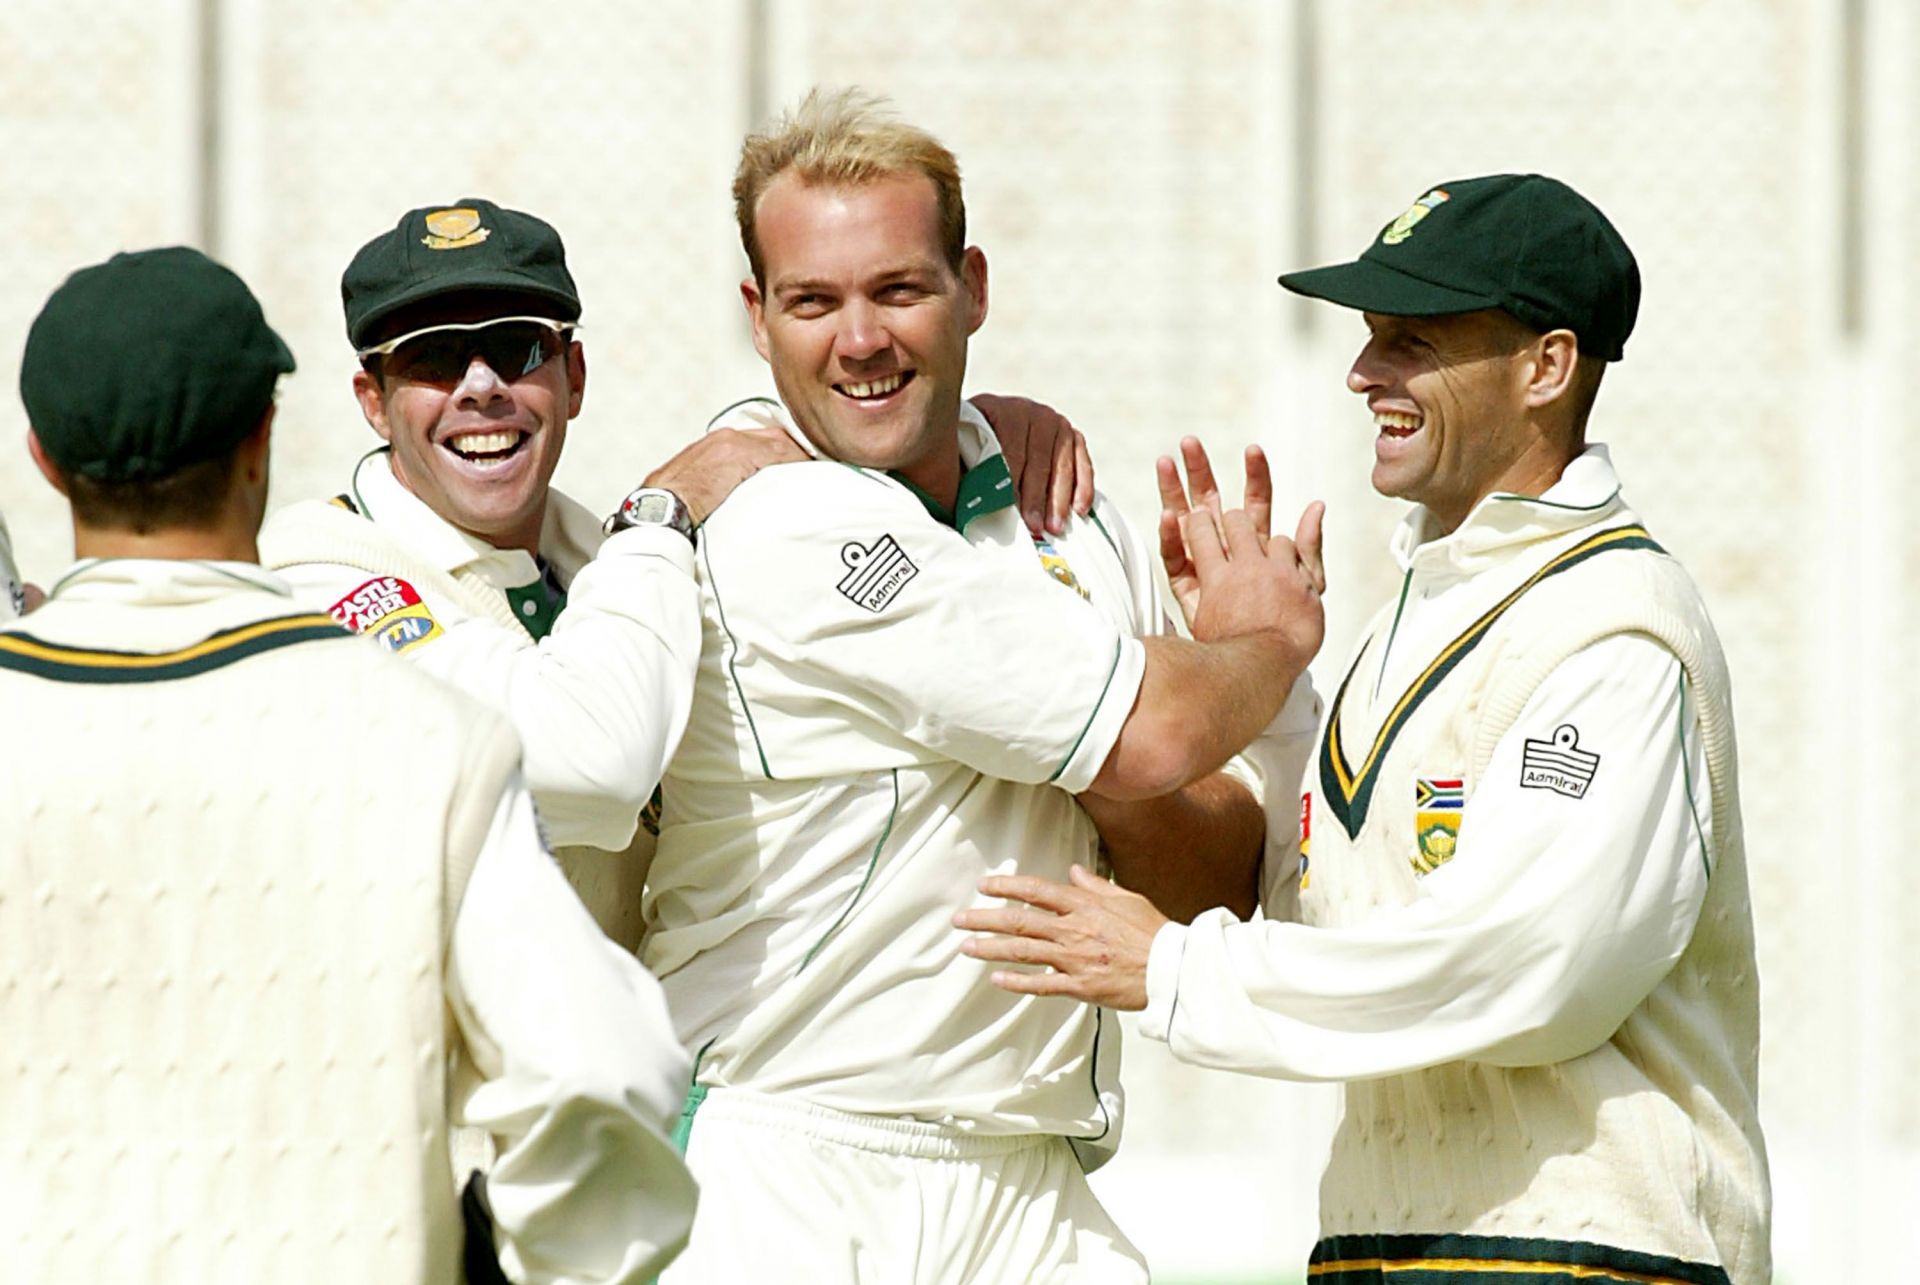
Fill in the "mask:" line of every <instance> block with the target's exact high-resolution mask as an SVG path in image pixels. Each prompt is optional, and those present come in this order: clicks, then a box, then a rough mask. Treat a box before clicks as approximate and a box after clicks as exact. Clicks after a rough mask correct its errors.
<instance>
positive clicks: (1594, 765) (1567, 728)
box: [1520, 723, 1600, 799]
mask: <svg viewBox="0 0 1920 1285" xmlns="http://www.w3.org/2000/svg"><path fill="white" fill-rule="evenodd" d="M1599 770H1600V756H1599V755H1598V754H1592V753H1589V752H1588V751H1586V750H1583V749H1581V748H1580V732H1579V729H1577V728H1576V727H1574V725H1573V724H1571V723H1562V724H1561V725H1560V726H1559V727H1556V728H1555V729H1553V735H1552V736H1551V737H1549V738H1548V739H1546V740H1544V741H1536V740H1533V739H1531V738H1529V739H1528V740H1527V742H1526V744H1525V745H1524V746H1523V747H1522V753H1521V759H1520V784H1521V785H1523V786H1525V787H1527V788H1528V789H1534V790H1552V791H1553V792H1554V793H1555V794H1564V795H1566V796H1567V797H1568V798H1570V799H1580V798H1585V797H1586V793H1587V787H1588V786H1589V785H1592V784H1593V774H1594V773H1595V772H1598V771H1599Z"/></svg>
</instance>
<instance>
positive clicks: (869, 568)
mask: <svg viewBox="0 0 1920 1285" xmlns="http://www.w3.org/2000/svg"><path fill="white" fill-rule="evenodd" d="M840 561H842V562H844V563H846V565H847V574H846V576H845V577H844V578H843V579H842V580H841V581H840V583H839V585H838V586H836V587H837V588H838V589H839V590H840V592H841V593H842V594H844V595H845V596H846V597H847V598H848V599H849V600H850V601H852V602H855V603H857V604H859V605H860V606H862V607H865V608H866V609H867V610H868V611H872V612H880V611H883V610H885V609H886V606H887V604H888V603H890V602H892V601H893V600H894V599H895V598H897V597H899V596H900V591H901V590H902V589H904V588H906V586H907V582H908V581H909V580H911V579H913V578H914V577H915V576H917V575H919V574H920V568H919V567H916V566H914V565H913V560H912V559H910V558H909V557H907V553H906V550H904V549H902V548H901V547H900V542H899V541H897V540H895V539H894V538H893V537H892V536H890V535H883V536H881V537H880V538H879V539H878V540H875V541H874V542H873V543H872V544H871V545H868V546H867V547H866V548H861V547H860V545H858V544H855V543H848V544H845V545H842V546H841V548H840Z"/></svg>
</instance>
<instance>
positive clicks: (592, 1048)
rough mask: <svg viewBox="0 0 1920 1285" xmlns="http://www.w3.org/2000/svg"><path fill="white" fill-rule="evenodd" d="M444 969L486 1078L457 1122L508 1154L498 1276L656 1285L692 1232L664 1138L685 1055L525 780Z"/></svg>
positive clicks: (508, 804) (485, 861) (492, 1178)
mask: <svg viewBox="0 0 1920 1285" xmlns="http://www.w3.org/2000/svg"><path fill="white" fill-rule="evenodd" d="M507 943H513V945H514V947H515V948H514V949H507V948H506V945H507ZM448 973H449V982H450V985H449V988H448V989H449V996H448V998H449V1002H450V1003H451V1004H452V1005H453V1011H454V1013H455V1014H456V1015H457V1016H458V1017H459V1019H460V1023H461V1027H462V1030H463V1032H464V1033H465V1034H466V1037H467V1044H468V1047H469V1048H470V1049H472V1050H473V1055H474V1061H475V1063H476V1065H477V1066H478V1068H479V1070H480V1072H481V1074H482V1076H483V1077H485V1080H484V1083H482V1084H480V1085H479V1086H478V1087H477V1088H476V1089H475V1090H474V1092H473V1093H472V1095H471V1096H470V1097H468V1098H467V1100H466V1102H465V1103H464V1104H463V1105H462V1106H461V1107H460V1109H459V1111H458V1112H457V1114H456V1116H455V1119H456V1121H457V1122H458V1123H461V1124H466V1125H469V1126H474V1127H477V1128H481V1129H485V1130H486V1131H487V1132H488V1133H490V1134H492V1135H493V1136H494V1137H495V1138H496V1139H497V1140H499V1141H500V1142H501V1143H502V1144H504V1145H503V1147H502V1150H501V1152H500V1155H499V1158H498V1159H496V1160H495V1161H494V1163H493V1167H492V1170H491V1172H490V1173H489V1174H488V1176H487V1195H488V1199H489V1200H490V1201H491V1203H492V1206H493V1215H494V1220H495V1224H496V1233H495V1234H496V1239H497V1250H498V1256H499V1259H500V1263H501V1266H502V1267H504V1268H505V1269H506V1272H507V1274H508V1276H509V1277H510V1278H511V1279H513V1280H515V1281H519V1282H522V1285H549V1283H551V1285H561V1283H562V1282H569V1283H570V1282H576V1281H598V1280H606V1281H644V1280H647V1279H649V1278H650V1277H651V1276H652V1275H653V1274H654V1273H655V1272H657V1271H659V1270H660V1268H661V1267H662V1266H664V1265H665V1264H666V1263H667V1262H669V1261H671V1259H672V1258H673V1256H674V1254H675V1253H677V1252H678V1251H679V1250H680V1248H681V1247H682V1246H684V1245H685V1244H686V1243H687V1237H688V1235H689V1232H690V1229H691V1227H692V1224H693V1213H694V1192H695V1189H694V1182H693V1179H692V1177H691V1176H690V1174H689V1173H688V1171H687V1166H686V1164H685V1163H684V1162H683V1161H682V1160H681V1158H680V1154H679V1152H678V1151H677V1150H676V1149H675V1147H674V1145H673V1143H672V1141H670V1134H671V1132H672V1127H673V1122H674V1120H675V1118H676V1117H677V1116H678V1115H679V1113H680V1099H681V1095H682V1093H683V1092H684V1090H685V1088H686V1083H687V1073H688V1064H687V1059H686V1057H685V1055H684V1054H683V1053H682V1052H681V1051H680V1048H679V1046H678V1045H677V1044H676V1043H675V1042H674V1039H673V1026H672V1023H671V1021H670V1020H669V1018H668V1016H667V1005H666V1000H665V997H664V996H662V995H661V993H660V984H659V983H658V982H656V981H654V979H653V978H652V977H650V976H649V975H648V974H647V972H646V971H645V970H644V969H642V968H641V967H640V965H639V963H638V962H637V961H636V960H635V959H634V958H633V956H631V955H629V954H628V953H627V952H626V951H624V950H622V949H620V948H619V947H618V946H616V945H615V944H614V943H612V942H610V941H608V940H607V938H606V937H605V936H604V935H602V934H601V933H600V931H599V930H598V928H596V927H595V925H594V922H593V920H592V919H591V918H590V917H588V915H587V912H586V909H585V908H584V907H583V906H582V905H581V904H580V900H579V898H577V897H575V896H574V895H573V892H572V890H571V889H570V888H568V886H567V882H566V880H565V879H563V878H562V877H561V875H560V871H559V869H558V868H557V867H556V866H555V865H554V864H553V862H552V861H551V860H549V859H548V858H547V857H546V855H545V853H544V852H543V850H542V845H541V842H540V835H539V830H538V828H537V826H536V825H535V822H534V815H533V800H532V797H531V796H530V795H529V794H528V792H527V790H526V787H525V786H524V785H523V784H521V783H520V782H518V781H516V782H515V784H514V788H513V789H511V790H510V791H509V792H508V793H507V794H505V795H504V796H502V798H501V800H500V807H499V810H498V812H497V813H496V815H495V817H494V822H493V825H492V828H491V829H490V831H489V833H488V836H487V845H486V847H485V848H484V849H483V850H482V851H481V854H480V859H479V861H478V862H477V863H476V864H475V866H474V871H473V877H472V880H471V881H470V882H469V883H468V885H467V895H466V899H465V900H464V901H463V902H462V903H461V906H460V915H459V918H458V919H457V920H455V922H454V926H453V941H452V945H451V952H450V955H449V958H448Z"/></svg>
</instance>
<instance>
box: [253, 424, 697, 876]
mask: <svg viewBox="0 0 1920 1285" xmlns="http://www.w3.org/2000/svg"><path fill="white" fill-rule="evenodd" d="M389 460H390V457H389V456H388V455H387V454H386V453H385V452H375V453H374V454H372V455H369V456H367V457H366V458H365V459H363V460H362V461H361V462H360V465H359V466H358V467H357V468H356V469H355V471H354V479H353V492H352V493H353V497H354V502H355V504H356V505H357V506H358V507H359V508H360V510H361V512H362V513H363V514H364V515H365V516H366V517H367V518H369V519H370V520H371V522H372V524H374V525H375V526H377V528H378V530H377V532H368V533H365V534H366V538H367V539H368V540H373V539H377V538H379V537H380V536H384V537H386V538H385V540H384V541H382V545H383V546H384V547H382V548H381V549H380V552H382V553H392V552H393V551H395V550H398V551H399V552H400V554H401V555H402V556H404V557H406V558H408V559H409V560H410V561H411V562H415V563H417V564H418V566H419V567H420V568H421V573H420V574H417V575H415V576H413V577H412V579H417V580H418V581H419V583H417V584H415V585H414V588H415V589H416V590H417V591H418V593H419V595H420V597H421V599H422V601H424V602H425V603H426V605H427V608H428V609H429V611H431V613H432V615H433V617H434V618H435V620H436V621H437V623H438V624H439V626H440V628H441V630H442V631H443V632H440V633H437V634H435V635H434V636H432V637H431V638H427V639H424V640H422V641H419V642H417V643H415V644H413V645H412V646H410V647H408V648H407V649H406V652H405V654H406V657H407V659H409V660H411V661H414V662H415V663H417V664H418V665H419V666H420V667H421V668H423V669H424V670H426V671H427V672H428V673H430V674H433V675H435V676H436V677H439V678H443V679H445V680H446V681H448V682H450V683H452V684H453V685H454V686H456V687H458V688H460V690H462V691H464V692H467V693H469V694H471V695H473V696H475V697H477V698H479V699H480V700H482V701H484V702H486V703H487V704H489V705H491V706H493V707H494V708H496V709H499V710H500V711H502V712H503V713H505V714H506V715H507V717H508V719H509V720H510V721H511V722H512V723H513V727H514V730H515V731H516V732H518V733H519V735H520V739H521V741H522V743H523V744H524V745H525V746H526V771H527V780H528V782H529V784H530V785H531V786H532V788H533V792H534V798H535V799H536V800H537V802H538V803H539V806H540V816H541V820H542V822H543V823H544V824H545V825H546V827H547V834H548V838H549V840H550V841H551V842H553V843H554V844H556V845H576V844H584V845H590V846H592V847H596V848H604V849H609V850H619V849H621V848H624V847H625V846H626V845H627V844H628V842H629V841H630V840H632V839H633V837H634V830H635V822H636V818H637V817H638V815H639V813H640V809H641V808H642V807H644V806H645V805H646V803H647V800H648V799H649V798H650V797H651V796H652V793H653V788H654V785H655V783H656V782H658V781H659V779H660V774H661V772H662V770H663V769H664V767H665V765H666V762H667V760H668V759H669V758H670V757H671V756H672V753H673V750H674V747H675V746H676V745H677V744H678V743H679V739H680V735H681V732H682V730H683V729H684V728H685V726H686V718H687V702H688V697H689V695H690V692H691V680H692V675H693V668H694V663H695V658H696V655H697V652H698V648H699V627H700V626H699V615H698V607H699V603H698V597H697V594H696V591H695V588H694V581H693V563H692V550H691V549H690V548H689V547H688V545H687V542H686V540H685V539H684V538H683V537H682V536H680V535H678V534H676V533H674V532H671V531H666V530H660V529H638V528H636V529H633V530H629V531H623V532H621V533H620V534H618V535H616V536H614V537H613V538H611V539H608V540H606V541H605V542H604V543H602V541H601V537H600V533H599V527H598V523H597V522H596V521H595V520H594V519H593V518H592V517H591V515H589V514H587V513H586V512H585V510H583V509H581V508H580V506H579V505H577V504H574V503H573V502H572V501H571V500H568V499H567V498H566V497H565V496H563V495H561V494H560V493H559V492H557V491H555V492H552V493H550V495H549V498H548V505H547V516H546V523H545V526H544V528H543V530H542V533H541V542H540V552H541V557H542V558H543V559H544V560H545V561H546V563H547V564H548V565H549V566H550V567H551V568H552V569H553V571H554V572H555V574H556V575H557V577H558V578H559V580H560V583H561V584H562V585H563V586H564V587H565V588H566V590H567V605H566V609H565V610H564V611H563V612H561V614H560V617H559V619H558V621H557V623H556V624H555V626H554V628H553V631H552V632H551V633H550V634H548V635H547V637H545V638H543V639H541V640H539V641H538V642H536V641H535V640H534V639H533V637H532V636H531V635H530V634H529V633H528V632H527V630H526V628H525V627H524V626H521V625H519V624H518V622H517V621H514V619H513V613H512V611H511V609H510V608H509V606H508V605H507V598H506V591H507V590H509V589H519V588H524V587H527V586H530V585H537V584H538V582H539V581H540V578H541V572H540V567H539V565H538V564H537V563H536V562H535V561H534V559H533V558H532V557H531V556H529V555H528V554H527V553H526V552H525V551H524V550H521V549H496V548H494V547H493V546H492V545H489V544H487V543H486V542H485V541H483V540H480V539H478V538H477V537H474V536H471V535H468V534H467V533H465V532H463V531H461V530H459V529H458V528H456V527H454V526H452V525H451V524H449V523H448V522H446V521H445V520H444V519H442V518H441V517H440V516H439V515H437V514H436V513H434V512H433V510H431V509H429V508H428V507H427V506H426V505H425V504H424V503H422V502H421V501H420V500H419V499H418V498H417V497H416V496H414V495H413V494H412V492H410V491H408V490H407V489H406V488H405V487H404V486H402V485H401V484H400V483H399V481H398V480H397V479H396V478H395V477H394V475H393V470H392V466H391V464H390V462H389ZM350 517H351V515H348V514H345V513H343V511H341V510H340V509H338V508H337V507H336V506H333V505H330V504H326V503H323V502H320V501H307V502H303V503H301V504H295V505H292V506H289V507H288V508H286V509H282V510H280V511H279V512H277V513H275V514H274V515H273V516H272V517H271V518H270V519H269V520H268V522H267V526H266V529H265V530H264V531H263V532H262V533H261V537H260V548H261V556H262V560H263V561H265V562H266V563H267V564H268V565H269V566H272V567H274V568H276V569H277V570H278V571H279V572H280V574H282V575H283V576H285V577H286V579H287V581H288V582H289V583H290V584H292V585H293V586H294V588H295V590H296V591H297V592H298V593H299V594H300V596H301V598H302V599H303V600H304V601H305V602H308V603H310V604H313V605H315V606H316V607H318V608H319V609H321V610H327V609H329V608H331V607H332V606H333V605H334V604H335V603H337V602H339V601H340V600H341V599H342V598H343V597H345V596H347V595H350V594H351V593H352V592H353V591H354V590H355V589H356V588H358V587H359V586H361V585H364V584H366V583H367V582H368V581H369V580H371V579H374V578H375V573H374V572H373V571H370V570H369V569H368V567H367V565H366V563H367V562H368V561H372V560H374V559H373V558H371V557H368V558H363V559H362V560H361V561H359V562H355V561H353V560H352V555H353V553H354V552H355V550H354V549H353V546H352V541H353V539H354V537H355V525H354V524H353V523H351V522H349V521H348V519H349V518H350ZM343 533H344V535H343ZM334 559H338V560H334ZM431 572H439V573H446V574H448V575H454V576H457V577H458V578H459V582H460V585H461V587H462V588H463V589H465V590H470V591H471V593H462V594H460V596H459V597H455V596H454V595H453V594H451V593H449V592H445V591H443V590H442V589H441V588H439V587H438V582H437V580H436V579H435V578H434V577H433V576H431V575H430V574H428V573H431ZM398 574H402V575H406V574H407V573H405V572H401V573H398ZM476 599H477V600H476Z"/></svg>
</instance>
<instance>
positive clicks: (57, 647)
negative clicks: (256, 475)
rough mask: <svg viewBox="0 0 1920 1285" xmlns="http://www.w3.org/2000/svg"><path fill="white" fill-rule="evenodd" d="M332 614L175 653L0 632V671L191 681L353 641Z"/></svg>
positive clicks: (239, 632) (268, 625) (269, 624)
mask: <svg viewBox="0 0 1920 1285" xmlns="http://www.w3.org/2000/svg"><path fill="white" fill-rule="evenodd" d="M353 636H354V635H352V634H351V633H348V632H347V631H346V630H345V629H342V628H341V627H340V626H339V625H338V624H337V623H335V622H334V620H333V618H332V617H330V616H320V615H298V616H279V617H275V618H274V619H271V620H257V621H255V622H253V623H252V624H248V625H241V626H238V627H237V628H234V629H223V630H221V631H220V632H219V633H217V634H213V635H212V636H210V637H208V638H204V639H202V640H201V641H199V642H197V643H194V644H193V645H192V646H190V647H182V648H180V649H178V650H177V651H163V652H132V651H107V650H104V649H100V648H92V647H69V646H65V645H63V644H60V643H50V642H47V641H45V640H44V639H40V638H36V637H34V636H33V635H32V634H26V633H17V632H16V633H6V634H0V669H11V670H15V671H17V672H19V673H23V674H28V675H31V676H32V677H34V678H45V679H50V680H52V681H53V682H56V683H163V682H168V681H170V680H172V679H176V678H191V677H193V676H194V675H196V674H204V673H207V672H208V671H210V670H215V669H219V668H221V667H222V666H225V665H231V664H232V663H233V662H234V661H236V660H245V659H246V658H247V657H248V656H257V655H259V654H260V653H261V652H264V651H272V650H274V649H275V648H277V647H289V646H292V645H293V644H295V643H303V642H316V641H319V640H320V639H326V638H352V637H353Z"/></svg>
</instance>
